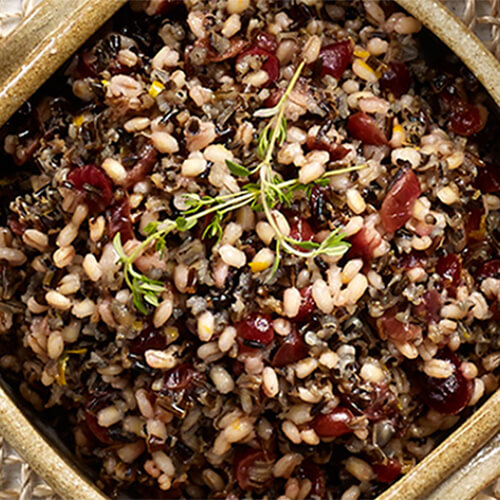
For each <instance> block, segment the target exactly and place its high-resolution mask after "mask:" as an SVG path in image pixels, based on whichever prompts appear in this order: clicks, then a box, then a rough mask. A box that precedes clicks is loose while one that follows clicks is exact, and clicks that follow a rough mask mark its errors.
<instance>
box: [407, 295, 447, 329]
mask: <svg viewBox="0 0 500 500" xmlns="http://www.w3.org/2000/svg"><path fill="white" fill-rule="evenodd" d="M440 310H441V294H440V293H439V292H438V291H436V290H427V292H425V293H424V295H423V296H422V302H421V303H420V304H419V305H418V306H415V307H414V308H413V312H414V314H415V316H417V317H418V318H420V319H422V320H425V321H427V322H429V323H437V322H438V321H439V320H440V319H441V317H440V316H439V311H440Z"/></svg>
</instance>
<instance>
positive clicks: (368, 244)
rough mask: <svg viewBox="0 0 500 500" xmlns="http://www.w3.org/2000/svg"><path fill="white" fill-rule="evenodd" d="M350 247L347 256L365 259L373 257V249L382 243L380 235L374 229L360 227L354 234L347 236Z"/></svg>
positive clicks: (368, 259)
mask: <svg viewBox="0 0 500 500" xmlns="http://www.w3.org/2000/svg"><path fill="white" fill-rule="evenodd" d="M349 242H350V243H351V248H350V249H349V254H348V255H349V258H351V259H353V258H355V257H361V258H363V259H365V260H367V261H370V260H371V259H372V258H373V251H374V250H375V249H376V248H377V247H378V246H379V245H380V243H382V237H381V236H380V234H379V233H378V231H375V230H371V231H370V230H368V229H367V228H366V227H362V228H361V229H360V230H359V231H358V232H357V233H356V234H355V235H354V236H351V237H350V238H349Z"/></svg>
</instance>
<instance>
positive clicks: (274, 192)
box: [113, 62, 364, 314]
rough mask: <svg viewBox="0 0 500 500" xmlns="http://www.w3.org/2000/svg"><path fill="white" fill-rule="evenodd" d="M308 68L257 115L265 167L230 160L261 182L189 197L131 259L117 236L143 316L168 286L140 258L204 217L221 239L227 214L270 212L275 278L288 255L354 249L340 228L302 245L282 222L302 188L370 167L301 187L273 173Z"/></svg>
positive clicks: (241, 173)
mask: <svg viewBox="0 0 500 500" xmlns="http://www.w3.org/2000/svg"><path fill="white" fill-rule="evenodd" d="M304 65H305V63H304V62H301V63H300V65H299V66H298V68H297V70H296V72H295V74H294V75H293V77H292V79H291V80H290V82H289V84H288V86H287V88H286V90H285V92H284V94H283V95H282V97H281V99H280V100H279V102H278V103H277V104H276V106H273V107H272V108H263V109H259V110H258V111H256V112H255V113H254V116H255V117H257V118H271V120H270V121H269V122H268V123H267V125H266V126H265V127H264V128H263V129H262V131H261V133H260V134H259V138H258V144H257V155H258V157H259V158H260V160H261V161H260V163H258V165H257V166H256V167H254V168H253V169H250V168H248V167H245V166H243V165H240V164H238V163H236V162H234V161H232V160H226V165H227V167H228V169H229V171H230V172H231V173H232V174H233V175H235V176H236V177H251V176H253V175H255V174H258V175H259V181H258V182H249V183H247V184H245V185H244V186H242V188H241V190H240V191H238V192H237V193H230V194H224V195H220V196H200V195H198V194H193V193H187V194H185V195H184V196H183V201H184V204H185V205H186V209H185V210H184V211H183V212H182V216H180V217H177V219H175V221H173V220H165V221H162V222H152V223H149V224H148V225H147V226H146V228H145V232H146V234H147V238H146V239H145V240H144V241H143V242H141V244H140V245H139V246H137V247H136V248H135V249H134V250H133V251H132V253H131V254H130V255H127V254H126V253H125V250H124V249H123V246H122V241H121V236H120V233H117V234H116V235H115V237H114V238H113V247H114V249H115V251H116V253H117V255H118V258H119V261H120V262H121V263H122V264H123V273H124V279H125V282H126V283H127V285H128V287H129V288H130V290H131V291H132V294H133V300H134V305H135V306H136V308H137V309H138V310H139V311H140V312H141V313H143V314H147V307H146V304H150V305H152V306H154V307H156V306H158V304H159V296H160V295H161V293H163V292H164V291H165V290H166V288H165V285H164V284H163V283H162V282H160V281H157V280H153V279H150V278H148V277H147V276H145V275H144V274H142V273H140V272H138V271H137V270H136V269H135V268H134V261H135V259H136V258H137V257H139V255H140V254H141V253H142V252H143V251H144V250H146V249H147V248H148V247H150V246H151V245H153V244H154V248H155V250H156V251H163V250H164V249H165V247H166V241H165V237H166V235H167V234H168V233H170V232H171V231H174V230H177V231H179V232H184V231H188V230H190V229H192V228H193V227H194V226H195V225H196V224H197V223H198V221H199V220H200V219H203V218H205V216H207V215H209V214H211V215H212V219H211V221H210V223H209V224H208V226H207V227H206V229H205V231H204V233H203V236H202V237H203V238H206V237H209V238H213V237H216V238H218V239H220V238H221V236H222V233H223V228H222V222H223V220H224V218H225V216H226V215H227V214H229V213H231V212H234V211H235V210H238V209H239V208H241V207H244V206H246V205H249V206H251V207H252V208H253V209H254V210H257V211H263V212H264V214H265V216H266V219H267V221H268V222H269V224H270V225H271V227H272V228H273V230H274V232H275V240H276V243H275V260H274V263H273V266H272V268H271V273H270V278H271V277H272V276H274V275H275V274H276V271H277V270H278V268H279V265H280V260H281V256H282V252H286V253H288V254H292V255H296V256H298V257H300V258H305V259H307V258H314V257H317V256H319V255H325V256H331V257H339V256H341V255H343V254H344V253H345V252H346V251H347V249H348V248H349V246H350V245H349V243H347V242H346V241H344V236H345V235H344V234H343V233H342V232H341V231H340V230H339V229H338V228H337V229H334V230H333V231H332V232H331V233H330V234H329V235H328V236H327V238H325V239H324V240H323V241H322V242H321V243H317V242H314V241H299V240H296V239H294V238H292V237H290V236H288V235H286V234H284V233H283V232H282V231H281V230H280V228H279V224H278V222H277V212H276V207H277V206H279V205H284V206H289V205H291V203H292V201H293V196H294V192H296V191H299V190H300V191H304V192H305V194H306V196H310V193H311V190H312V187H313V186H314V185H326V184H328V182H329V181H328V178H329V177H331V176H333V175H339V174H344V173H348V172H353V171H355V170H360V169H361V168H364V165H359V166H355V167H348V168H343V169H338V170H332V171H329V172H326V173H325V174H324V175H323V176H322V177H320V178H319V179H317V180H316V181H314V182H312V183H311V184H307V185H304V184H302V183H300V182H299V181H298V179H291V180H287V181H283V180H282V179H281V177H280V176H279V175H278V174H277V173H276V172H275V171H274V170H273V168H272V162H273V155H274V150H275V146H276V145H278V146H281V145H283V143H284V142H285V140H286V135H287V122H286V118H285V108H286V104H287V102H288V99H289V96H290V93H291V91H292V90H293V88H294V87H295V84H296V83H297V80H298V79H299V76H300V74H301V72H302V69H303V68H304ZM278 215H279V214H278Z"/></svg>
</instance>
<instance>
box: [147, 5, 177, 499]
mask: <svg viewBox="0 0 500 500" xmlns="http://www.w3.org/2000/svg"><path fill="white" fill-rule="evenodd" d="M178 5H182V0H161V1H160V2H158V1H157V2H150V5H149V7H148V9H147V11H146V13H147V14H148V15H149V16H157V15H160V14H162V15H165V14H167V13H169V12H170V11H171V10H172V9H173V8H174V7H177V6H178ZM168 498H173V497H168Z"/></svg>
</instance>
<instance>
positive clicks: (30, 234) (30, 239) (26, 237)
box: [23, 229, 49, 252]
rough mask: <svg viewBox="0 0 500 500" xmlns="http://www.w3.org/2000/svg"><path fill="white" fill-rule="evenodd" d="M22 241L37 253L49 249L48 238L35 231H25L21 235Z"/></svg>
mask: <svg viewBox="0 0 500 500" xmlns="http://www.w3.org/2000/svg"><path fill="white" fill-rule="evenodd" d="M23 241H24V243H25V244H26V245H28V246H29V247H32V248H36V249H37V250H38V251H39V252H46V251H47V250H48V248H49V237H48V236H47V235H46V234H44V233H42V232H41V231H38V230H37V229H26V231H24V233H23Z"/></svg>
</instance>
